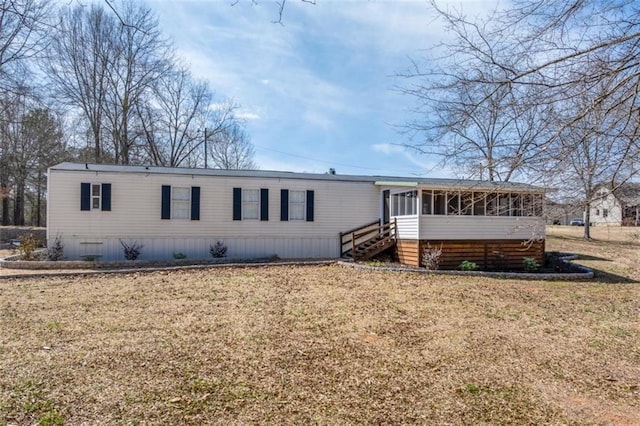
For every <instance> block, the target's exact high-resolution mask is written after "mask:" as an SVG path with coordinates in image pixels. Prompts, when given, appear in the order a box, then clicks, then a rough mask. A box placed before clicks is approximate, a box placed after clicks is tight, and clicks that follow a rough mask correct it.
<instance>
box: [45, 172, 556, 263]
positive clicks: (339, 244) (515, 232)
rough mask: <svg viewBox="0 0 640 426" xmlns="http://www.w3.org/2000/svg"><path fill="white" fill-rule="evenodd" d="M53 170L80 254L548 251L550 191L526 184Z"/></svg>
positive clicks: (483, 259)
mask: <svg viewBox="0 0 640 426" xmlns="http://www.w3.org/2000/svg"><path fill="white" fill-rule="evenodd" d="M48 178H49V179H48V186H49V187H48V198H49V201H48V204H47V208H48V213H47V239H48V242H49V244H51V243H52V242H53V241H54V240H55V238H56V237H58V238H60V240H61V242H62V244H63V246H64V253H65V257H66V258H67V259H70V260H73V259H86V258H89V257H90V258H98V259H100V260H105V261H111V260H123V259H124V252H123V249H122V246H121V241H122V242H124V243H126V244H132V243H137V244H139V245H142V246H143V248H142V253H141V256H140V259H144V260H164V259H172V258H173V256H174V254H176V253H183V254H185V255H186V256H187V257H188V258H192V259H198V258H208V257H210V254H209V248H210V246H211V245H213V244H215V242H216V241H222V242H223V243H224V244H225V245H226V246H227V248H228V252H227V256H228V257H230V258H257V257H265V256H273V255H276V256H278V257H280V258H283V259H303V258H338V257H341V256H349V255H351V256H354V257H357V255H358V253H365V254H366V250H365V248H366V247H368V246H373V249H374V250H369V251H368V252H369V253H373V252H377V251H381V250H382V249H392V248H395V250H396V252H397V254H398V257H399V259H400V261H401V262H403V263H405V264H409V265H415V266H418V265H419V264H420V253H421V252H422V250H423V249H424V247H426V246H427V244H429V245H431V246H435V245H438V246H440V245H441V246H442V247H443V255H442V256H443V261H444V266H449V267H455V266H457V264H458V263H459V261H460V260H461V259H462V260H471V261H475V262H478V263H479V266H481V267H484V268H496V267H505V266H509V265H507V264H508V263H510V264H511V266H512V267H516V268H517V265H521V264H522V258H523V257H527V256H529V257H534V258H536V259H538V260H539V261H542V257H543V252H544V220H543V218H542V199H543V190H542V189H541V188H537V187H533V186H530V185H525V184H515V183H504V184H495V183H489V182H482V181H470V180H455V179H428V178H427V179H425V178H418V179H416V178H399V177H381V176H350V175H339V174H311V173H292V172H276V171H261V170H250V171H248V170H217V169H186V168H164V167H151V166H149V167H146V166H116V165H104V164H84V163H82V164H75V163H62V164H59V165H57V166H53V167H51V168H50V169H49V174H48ZM385 224H388V225H385ZM372 230H373V233H374V234H378V235H377V236H376V238H369V236H370V235H371V232H372ZM383 237H386V238H383ZM390 242H391V243H390ZM376 247H377V248H378V249H377V250H375V249H376ZM447 263H449V264H450V265H447Z"/></svg>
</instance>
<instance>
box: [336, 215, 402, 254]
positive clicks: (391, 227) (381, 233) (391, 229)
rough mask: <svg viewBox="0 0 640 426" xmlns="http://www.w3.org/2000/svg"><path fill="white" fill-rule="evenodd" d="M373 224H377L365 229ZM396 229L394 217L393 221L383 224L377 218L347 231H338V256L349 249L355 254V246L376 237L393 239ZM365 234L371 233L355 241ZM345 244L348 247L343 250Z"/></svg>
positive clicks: (395, 236)
mask: <svg viewBox="0 0 640 426" xmlns="http://www.w3.org/2000/svg"><path fill="white" fill-rule="evenodd" d="M374 225H377V226H376V227H375V228H372V229H367V228H371V227H373V226H374ZM397 229H398V224H397V219H396V218H395V217H394V218H393V221H390V222H388V223H384V224H383V223H381V221H379V220H377V221H374V222H371V223H368V224H366V225H362V226H359V227H357V228H353V229H350V230H349V231H346V232H340V256H341V257H342V256H344V254H345V253H348V252H349V251H351V253H354V254H355V252H356V247H357V246H359V245H362V244H365V243H367V242H369V241H371V240H374V239H375V238H378V237H384V238H391V239H393V240H396V238H397ZM358 231H360V232H358ZM372 234H373V235H372ZM367 235H371V237H369V238H366V239H365V240H362V241H359V242H357V241H358V240H359V239H361V238H363V237H365V236H367ZM345 236H347V237H349V238H347V239H345V238H344V237H345ZM356 242H357V244H356ZM349 243H351V244H349ZM346 244H349V245H350V247H349V248H348V249H347V250H344V246H345V245H346Z"/></svg>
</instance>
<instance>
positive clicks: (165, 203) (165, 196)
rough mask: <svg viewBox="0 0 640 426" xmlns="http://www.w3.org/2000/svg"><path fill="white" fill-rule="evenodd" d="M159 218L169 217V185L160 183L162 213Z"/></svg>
mask: <svg viewBox="0 0 640 426" xmlns="http://www.w3.org/2000/svg"><path fill="white" fill-rule="evenodd" d="M160 218H161V219H171V186H170V185H162V214H161V216H160Z"/></svg>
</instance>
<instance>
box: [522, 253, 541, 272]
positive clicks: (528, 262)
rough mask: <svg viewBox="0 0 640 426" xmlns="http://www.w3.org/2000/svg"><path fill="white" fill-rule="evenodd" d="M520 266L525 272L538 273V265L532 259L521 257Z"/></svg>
mask: <svg viewBox="0 0 640 426" xmlns="http://www.w3.org/2000/svg"><path fill="white" fill-rule="evenodd" d="M522 264H523V265H524V270H525V271H527V272H538V269H540V264H539V263H538V261H537V260H535V259H534V258H533V257H523V258H522Z"/></svg>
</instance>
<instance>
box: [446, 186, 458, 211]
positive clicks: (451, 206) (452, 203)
mask: <svg viewBox="0 0 640 426" xmlns="http://www.w3.org/2000/svg"><path fill="white" fill-rule="evenodd" d="M447 214H448V215H449V216H453V215H458V214H460V195H459V194H458V193H457V192H449V193H447Z"/></svg>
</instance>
